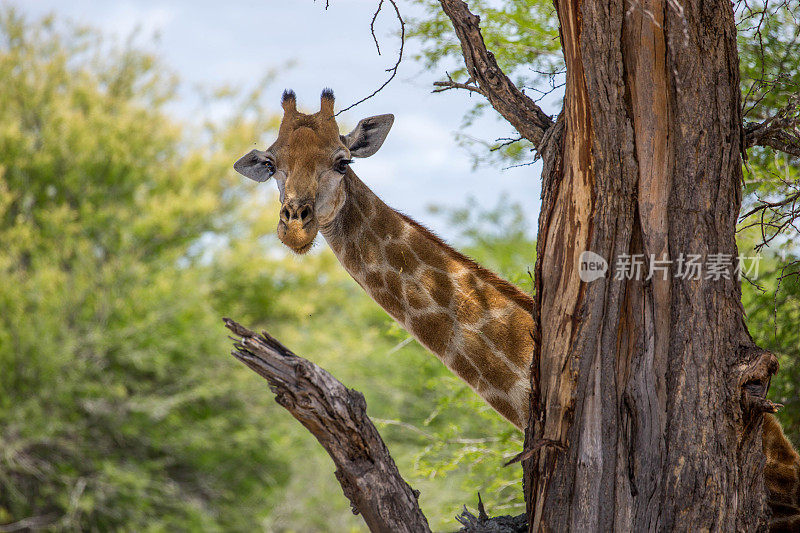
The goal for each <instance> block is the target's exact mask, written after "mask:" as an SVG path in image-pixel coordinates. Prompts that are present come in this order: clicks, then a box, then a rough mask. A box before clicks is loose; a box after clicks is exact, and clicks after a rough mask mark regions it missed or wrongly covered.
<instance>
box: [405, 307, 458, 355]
mask: <svg viewBox="0 0 800 533" xmlns="http://www.w3.org/2000/svg"><path fill="white" fill-rule="evenodd" d="M409 326H410V327H409V329H411V332H412V333H413V334H414V335H416V337H417V338H418V339H419V340H420V341H421V342H422V344H424V345H425V346H427V347H428V348H429V349H430V350H431V351H433V353H435V354H442V353H443V352H444V349H445V348H446V347H447V342H448V340H449V339H450V335H451V333H452V324H451V321H450V317H448V316H447V315H446V314H444V313H426V314H424V315H421V316H418V317H412V318H411V319H410V320H409Z"/></svg>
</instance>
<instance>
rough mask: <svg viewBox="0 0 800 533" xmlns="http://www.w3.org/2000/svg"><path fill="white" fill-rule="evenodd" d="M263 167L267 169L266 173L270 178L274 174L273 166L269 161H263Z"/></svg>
mask: <svg viewBox="0 0 800 533" xmlns="http://www.w3.org/2000/svg"><path fill="white" fill-rule="evenodd" d="M264 167H265V168H266V169H267V172H269V175H270V176H272V175H273V174H275V164H274V163H273V162H272V161H270V160H269V159H267V160H266V161H264Z"/></svg>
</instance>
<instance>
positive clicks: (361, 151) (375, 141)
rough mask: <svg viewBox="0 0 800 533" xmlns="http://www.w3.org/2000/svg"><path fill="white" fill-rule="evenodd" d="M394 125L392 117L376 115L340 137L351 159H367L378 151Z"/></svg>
mask: <svg viewBox="0 0 800 533" xmlns="http://www.w3.org/2000/svg"><path fill="white" fill-rule="evenodd" d="M393 123H394V115H377V116H374V117H369V118H365V119H363V120H361V122H359V123H358V125H357V126H356V128H355V129H354V130H353V131H351V132H350V133H348V134H347V135H343V136H342V142H343V143H344V145H345V146H346V147H347V149H348V150H350V155H351V156H353V157H369V156H371V155H372V154H374V153H375V152H377V151H378V148H380V147H381V145H382V144H383V141H384V140H386V136H387V135H389V130H390V129H391V128H392V124H393Z"/></svg>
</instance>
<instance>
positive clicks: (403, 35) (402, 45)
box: [334, 0, 406, 116]
mask: <svg viewBox="0 0 800 533" xmlns="http://www.w3.org/2000/svg"><path fill="white" fill-rule="evenodd" d="M387 1H388V2H389V3H390V4H392V7H393V8H394V13H395V15H396V16H397V20H398V21H399V22H400V50H399V52H398V53H397V61H396V62H395V64H394V66H393V67H391V68H387V69H386V72H390V73H391V74H390V75H389V78H388V79H387V80H386V81H385V82H383V85H381V86H380V87H378V88H377V89H375V90H374V91H373V92H372V94H370V95H369V96H365V97H364V98H362V99H361V100H359V101H357V102H356V103H354V104H350V105H349V106H347V107H345V108H344V109H342V110H340V111H339V112H338V113H336V115H334V116H339V115H340V114H342V113H344V112H345V111H348V110H350V109H353V108H354V107H355V106H357V105H358V104H360V103H363V102H366V101H367V100H369V99H370V98H372V97H373V96H375V95H376V94H378V93H379V92H381V91H382V90H383V88H384V87H386V86H387V85H389V83H390V82H391V81H392V80H393V79H394V78H395V76H397V69H398V68H399V67H400V62H401V61H402V60H403V50H404V48H405V42H406V23H405V22H404V21H403V17H402V16H401V15H400V9H399V8H398V7H397V3H396V1H395V0H387ZM383 2H384V0H380V2H379V3H378V8H377V9H376V10H375V14H374V15H373V16H372V23H371V24H370V31H371V32H372V38H373V39H374V40H375V46H376V47H377V48H378V55H380V54H381V49H380V46H379V45H378V39H377V37H375V19H377V18H378V13H380V11H381V9H382V8H383Z"/></svg>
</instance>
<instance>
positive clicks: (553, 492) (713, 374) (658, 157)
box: [525, 0, 777, 531]
mask: <svg viewBox="0 0 800 533" xmlns="http://www.w3.org/2000/svg"><path fill="white" fill-rule="evenodd" d="M556 7H557V11H558V16H559V20H560V23H561V40H562V45H563V50H564V57H565V59H566V64H567V85H566V95H565V101H564V111H563V112H562V115H561V116H560V117H559V120H558V122H557V124H556V126H555V127H553V128H551V130H552V131H549V132H548V134H547V135H545V137H544V140H543V142H542V143H541V145H540V146H539V152H540V153H541V154H542V156H543V159H544V163H545V165H544V172H543V204H542V210H541V215H540V219H539V237H538V245H537V252H538V255H537V265H536V276H535V279H536V304H535V305H536V308H535V310H534V314H535V315H536V317H537V323H538V326H539V331H538V332H537V337H538V338H537V341H538V342H537V350H536V353H535V354H534V363H533V371H532V381H533V385H534V387H533V396H532V404H531V407H532V409H531V420H530V425H529V428H528V432H527V434H526V440H527V441H528V442H537V441H541V440H542V439H553V440H556V441H560V442H562V443H564V444H566V450H565V451H561V450H559V449H557V448H553V447H547V448H542V449H541V450H540V451H538V452H537V453H536V454H534V455H533V456H532V457H531V458H530V459H529V460H527V461H526V463H525V473H526V475H525V482H526V483H525V486H526V489H525V491H526V501H527V503H528V517H529V524H530V529H531V531H612V530H613V531H655V530H659V531H662V530H693V531H703V530H714V531H753V530H758V529H759V528H762V527H763V526H764V524H765V521H766V512H765V499H764V488H763V479H762V469H763V455H762V453H761V416H759V415H760V412H761V410H762V409H761V403H760V400H759V399H760V397H763V394H765V393H766V388H767V386H768V382H769V377H770V375H771V374H772V373H774V372H775V370H776V369H777V362H776V361H775V358H774V357H773V356H772V355H771V354H769V353H767V352H764V351H762V350H760V349H758V348H757V347H756V346H755V344H754V343H753V341H752V339H751V338H750V335H749V334H748V332H747V329H746V327H745V324H744V320H743V309H742V306H741V294H740V289H739V284H738V280H737V275H736V266H737V255H738V254H737V248H736V241H735V227H736V219H737V215H738V213H739V207H740V203H741V183H742V171H741V161H740V157H741V153H742V150H743V129H742V117H741V111H740V110H741V104H740V90H739V63H738V54H737V48H736V28H735V26H734V16H733V11H732V6H731V3H730V2H729V1H727V0H710V1H709V0H707V1H704V2H700V1H698V0H691V1H690V0H642V1H641V2H635V3H632V2H623V1H621V0H583V1H581V0H557V2H556ZM587 250H588V251H592V252H594V253H596V254H599V255H600V256H602V257H603V258H605V259H606V260H607V261H608V272H607V273H606V275H605V277H603V278H600V279H597V280H595V281H590V282H585V281H581V279H580V276H579V268H578V266H579V260H580V258H581V254H582V252H584V251H587ZM625 254H628V255H633V254H644V261H643V266H642V272H641V274H642V275H641V276H638V279H626V277H624V278H623V279H616V278H617V277H619V276H618V275H619V274H620V271H619V270H618V269H617V268H616V267H617V266H618V265H619V264H620V261H628V260H627V259H625ZM693 256H697V257H695V258H693ZM621 258H622V259H621ZM686 260H693V261H695V262H697V263H699V264H700V265H701V268H702V271H701V276H700V279H694V278H695V276H684V277H681V276H680V274H681V272H680V267H681V266H685V263H682V261H686ZM665 265H669V266H667V267H666V268H667V270H668V273H665V272H664V271H663V268H662V267H664V266H665ZM710 265H716V266H717V268H718V269H719V271H721V275H719V276H717V275H711V276H710V277H708V276H709V274H710V270H709V267H710ZM651 271H652V272H653V275H652V277H651V279H646V278H648V274H649V273H650V272H651ZM623 273H624V272H623ZM628 274H635V272H633V273H631V272H628ZM633 277H634V278H637V276H635V275H634V276H633ZM707 278H708V279H707Z"/></svg>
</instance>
